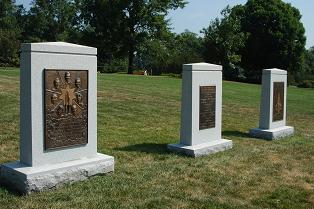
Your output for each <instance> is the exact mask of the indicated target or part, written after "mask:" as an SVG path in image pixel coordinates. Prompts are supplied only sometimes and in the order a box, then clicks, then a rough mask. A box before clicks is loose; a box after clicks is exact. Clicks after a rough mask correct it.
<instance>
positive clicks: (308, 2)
mask: <svg viewBox="0 0 314 209" xmlns="http://www.w3.org/2000/svg"><path fill="white" fill-rule="evenodd" d="M31 1H32V0H16V3H17V4H23V5H24V6H25V7H26V8H27V9H28V8H29V4H30V2H31ZM188 1H189V4H187V5H186V7H184V8H183V9H178V10H175V11H171V12H170V14H169V15H168V18H170V19H171V23H172V25H171V27H172V28H173V31H174V32H176V33H181V32H184V31H185V30H189V31H191V32H194V33H197V34H200V30H201V29H203V28H205V27H208V25H209V23H210V21H211V20H213V19H214V18H216V17H219V16H220V11H221V10H222V9H224V8H225V7H226V6H227V5H230V6H234V5H237V4H245V2H246V0H188ZM284 2H288V3H291V5H292V6H294V7H296V8H298V9H299V10H300V12H301V14H302V19H301V21H302V23H303V25H304V28H305V31H306V32H305V35H306V37H307V43H306V48H309V47H312V46H314V24H313V23H312V22H313V20H314V12H313V9H314V1H313V0H284Z"/></svg>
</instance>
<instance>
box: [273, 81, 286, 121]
mask: <svg viewBox="0 0 314 209" xmlns="http://www.w3.org/2000/svg"><path fill="white" fill-rule="evenodd" d="M284 91H285V83H284V82H274V86H273V122H275V121H281V120H283V111H284V105H285V101H284V99H285V96H284Z"/></svg>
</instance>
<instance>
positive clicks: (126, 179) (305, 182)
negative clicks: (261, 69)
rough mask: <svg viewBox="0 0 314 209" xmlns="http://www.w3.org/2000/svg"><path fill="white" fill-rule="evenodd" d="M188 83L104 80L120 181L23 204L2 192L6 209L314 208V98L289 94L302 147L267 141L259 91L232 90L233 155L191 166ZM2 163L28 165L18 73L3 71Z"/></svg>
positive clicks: (227, 134) (228, 128)
mask: <svg viewBox="0 0 314 209" xmlns="http://www.w3.org/2000/svg"><path fill="white" fill-rule="evenodd" d="M180 98H181V80H180V79H177V78H168V77H144V76H128V75H117V74H112V75H109V74H99V75H98V151H99V152H101V153H105V154H109V155H113V156H114V157H115V160H116V164H115V166H116V167H115V172H114V173H113V174H111V175H106V176H97V177H93V178H91V179H90V180H88V181H84V182H77V183H74V184H72V185H66V186H64V187H63V188H60V189H58V190H53V191H49V192H43V193H36V194H31V195H29V196H27V197H21V196H18V195H16V194H14V193H10V192H9V191H7V190H6V189H5V188H0V208H313V207H314V131H313V129H314V91H313V90H309V89H298V88H294V87H290V88H289V91H288V101H287V103H288V125H293V126H294V127H295V129H296V135H295V136H294V137H290V138H285V139H283V140H280V141H273V142H269V141H263V140H258V139H253V138H250V137H249V136H248V134H247V133H248V130H249V129H250V128H255V127H257V126H258V117H259V103H260V86H259V85H252V84H243V83H235V82H224V83H223V136H224V138H226V139H231V140H233V142H234V148H233V149H232V150H228V151H225V152H222V153H217V154H214V155H210V156H206V157H202V158H197V159H193V158H188V157H184V156H180V155H176V154H173V153H170V152H168V151H167V149H166V145H167V144H168V143H175V142H178V141H179V130H180V104H181V103H180ZM0 104H1V105H0V116H1V117H0V163H4V162H8V161H12V160H16V159H18V157H19V154H18V146H19V145H18V144H19V71H18V70H0Z"/></svg>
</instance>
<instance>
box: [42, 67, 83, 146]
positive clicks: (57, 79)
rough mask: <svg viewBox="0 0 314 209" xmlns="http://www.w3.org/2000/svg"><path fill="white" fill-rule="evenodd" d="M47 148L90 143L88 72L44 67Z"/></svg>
mask: <svg viewBox="0 0 314 209" xmlns="http://www.w3.org/2000/svg"><path fill="white" fill-rule="evenodd" d="M44 100H45V108H44V111H45V114H44V115H45V149H46V150H50V149H56V148H62V147H71V146H76V145H84V144H87V143H88V135H87V133H88V71H86V70H48V69H46V70H45V98H44Z"/></svg>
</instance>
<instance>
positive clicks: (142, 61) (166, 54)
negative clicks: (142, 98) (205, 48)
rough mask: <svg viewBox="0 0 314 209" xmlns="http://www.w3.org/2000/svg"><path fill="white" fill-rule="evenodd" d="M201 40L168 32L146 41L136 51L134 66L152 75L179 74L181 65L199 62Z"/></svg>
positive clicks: (185, 34)
mask: <svg viewBox="0 0 314 209" xmlns="http://www.w3.org/2000/svg"><path fill="white" fill-rule="evenodd" d="M201 51H202V39H201V38H200V37H198V36H197V35H196V34H195V33H192V32H189V31H185V32H183V33H181V34H178V35H177V34H174V33H171V32H169V31H168V30H166V31H164V32H163V35H162V37H160V38H158V39H150V40H146V41H145V42H144V43H142V44H141V45H140V47H139V49H138V50H137V53H136V56H135V64H136V65H138V66H140V67H142V68H144V69H148V70H152V72H153V74H157V75H159V74H161V73H178V74H179V73H181V70H182V64H184V63H193V62H201V61H203V59H202V54H201Z"/></svg>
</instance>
